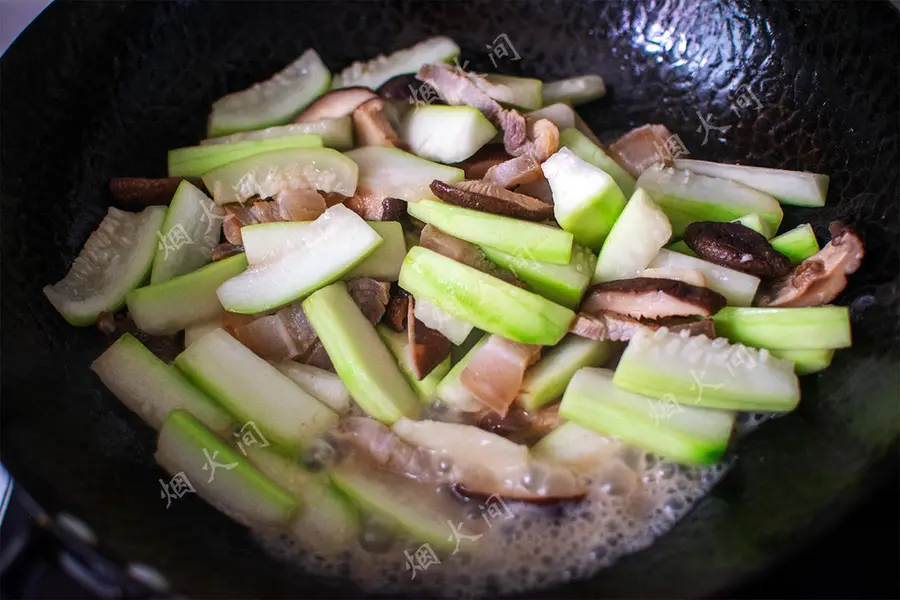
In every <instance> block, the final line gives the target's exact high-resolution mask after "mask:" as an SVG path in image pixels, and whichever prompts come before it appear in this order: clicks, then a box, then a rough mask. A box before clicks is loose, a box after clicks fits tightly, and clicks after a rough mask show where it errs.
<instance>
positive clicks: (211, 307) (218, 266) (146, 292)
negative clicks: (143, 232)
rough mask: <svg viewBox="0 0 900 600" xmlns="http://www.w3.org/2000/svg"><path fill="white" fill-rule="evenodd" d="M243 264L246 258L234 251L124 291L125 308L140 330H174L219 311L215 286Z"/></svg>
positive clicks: (164, 332)
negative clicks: (181, 271)
mask: <svg viewBox="0 0 900 600" xmlns="http://www.w3.org/2000/svg"><path fill="white" fill-rule="evenodd" d="M246 268H247V259H246V258H245V257H244V255H243V254H237V255H235V256H230V257H228V258H225V259H222V260H220V261H217V262H214V263H210V264H208V265H206V266H205V267H203V268H201V269H198V270H196V271H192V272H190V273H187V274H186V275H181V276H180V277H175V278H174V279H169V280H168V281H164V282H162V283H157V284H154V285H148V286H146V287H142V288H138V289H136V290H133V291H131V292H129V293H128V312H129V313H130V314H131V318H132V319H134V323H135V325H137V327H138V329H140V330H141V331H143V332H146V333H150V334H153V335H171V334H174V333H178V332H179V331H181V330H182V329H184V328H186V327H188V326H190V325H195V324H198V323H203V322H206V321H209V320H211V319H214V318H216V317H217V316H218V315H219V314H221V312H222V305H221V304H220V303H219V298H218V296H216V290H217V289H218V288H219V286H220V285H222V284H223V283H225V282H226V281H228V280H229V279H231V278H232V277H235V276H236V275H238V274H240V273H243V272H244V269H246Z"/></svg>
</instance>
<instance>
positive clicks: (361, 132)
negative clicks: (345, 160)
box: [353, 97, 404, 148]
mask: <svg viewBox="0 0 900 600" xmlns="http://www.w3.org/2000/svg"><path fill="white" fill-rule="evenodd" d="M353 127H354V129H355V130H356V141H357V144H358V145H360V146H388V147H392V148H402V147H403V146H404V144H403V143H402V142H401V141H400V137H399V136H398V135H397V132H396V131H394V128H393V126H392V125H391V123H390V121H389V120H388V118H387V115H385V113H384V100H382V99H381V98H377V97H376V98H372V99H371V100H366V101H365V102H363V103H362V104H360V105H359V106H357V107H356V110H354V111H353Z"/></svg>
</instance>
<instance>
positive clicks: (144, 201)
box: [109, 177, 206, 208]
mask: <svg viewBox="0 0 900 600" xmlns="http://www.w3.org/2000/svg"><path fill="white" fill-rule="evenodd" d="M184 179H187V180H188V181H190V182H191V183H192V184H194V185H195V186H197V187H198V188H200V189H201V190H205V189H206V188H205V187H203V180H202V179H200V178H199V177H160V178H158V179H151V178H147V177H113V178H112V179H111V180H110V181H109V192H110V193H111V194H112V197H113V198H115V199H116V200H118V201H119V202H121V203H122V204H123V205H125V206H127V207H129V208H139V207H143V206H154V205H162V204H168V203H169V202H170V201H171V200H172V196H174V195H175V190H177V189H178V186H179V185H181V182H182V181H183V180H184Z"/></svg>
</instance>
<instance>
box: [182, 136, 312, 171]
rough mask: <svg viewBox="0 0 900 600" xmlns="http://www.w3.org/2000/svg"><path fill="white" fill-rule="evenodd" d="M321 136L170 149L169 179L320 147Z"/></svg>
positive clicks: (282, 137)
mask: <svg viewBox="0 0 900 600" xmlns="http://www.w3.org/2000/svg"><path fill="white" fill-rule="evenodd" d="M321 147H322V138H321V137H320V136H318V135H310V134H300V135H285V136H279V137H273V138H269V139H262V140H244V141H242V142H232V143H230V144H206V145H200V146H188V147H186V148H176V149H175V150H169V177H194V176H196V177H199V176H201V175H203V174H204V173H208V172H210V171H212V170H213V169H216V168H218V167H221V166H222V165H225V164H228V163H230V162H234V161H236V160H240V159H242V158H247V157H248V156H254V155H256V154H262V153H263V152H272V151H275V150H289V149H292V148H321Z"/></svg>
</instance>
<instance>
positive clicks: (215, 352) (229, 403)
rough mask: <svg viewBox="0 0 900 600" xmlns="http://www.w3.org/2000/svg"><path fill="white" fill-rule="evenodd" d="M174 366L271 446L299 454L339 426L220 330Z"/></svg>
mask: <svg viewBox="0 0 900 600" xmlns="http://www.w3.org/2000/svg"><path fill="white" fill-rule="evenodd" d="M175 366H176V367H178V369H179V370H181V372H182V373H184V374H185V375H187V376H188V378H189V379H190V380H191V381H193V382H194V383H195V384H196V385H197V386H198V387H200V389H202V390H203V391H205V392H206V393H207V394H209V395H210V396H211V397H213V398H215V399H216V400H218V401H219V403H221V404H222V405H223V406H224V407H225V408H227V409H228V411H229V412H231V414H233V415H234V416H235V418H236V419H237V420H238V421H239V422H240V423H242V424H244V425H246V424H247V423H249V422H251V421H252V422H253V423H254V424H255V425H256V427H257V428H258V429H259V430H260V431H261V432H262V434H263V435H264V436H265V437H266V438H267V441H268V442H269V443H271V444H273V445H275V446H279V447H281V448H284V449H285V450H286V451H297V450H299V449H300V448H302V447H305V446H307V445H308V444H309V443H310V442H312V441H313V440H315V439H316V438H318V437H319V436H321V435H322V434H323V433H325V432H326V431H327V430H328V429H330V428H331V427H332V426H333V425H334V424H335V423H336V422H337V418H338V417H337V414H336V413H335V412H334V411H332V410H331V409H330V408H328V407H327V406H325V405H324V404H323V403H321V402H319V401H318V400H316V399H315V398H313V397H312V396H311V395H309V394H307V393H306V392H305V391H303V389H302V388H301V387H300V386H298V385H297V384H295V383H294V382H293V381H291V380H290V379H288V378H287V377H285V376H284V375H282V374H281V373H279V372H278V370H277V369H276V368H275V367H273V366H272V365H270V364H269V363H267V362H266V361H265V360H263V359H262V358H260V357H258V356H257V355H256V354H254V353H253V352H252V351H250V350H249V349H248V348H246V347H245V346H244V345H243V344H241V343H240V342H239V341H237V340H236V339H234V338H233V337H231V336H230V335H228V334H227V333H225V331H224V330H222V329H217V330H215V331H213V332H211V333H208V334H206V335H205V336H203V337H202V338H200V339H199V340H197V341H196V342H194V343H193V344H191V346H190V348H188V349H187V350H185V351H184V352H182V353H181V354H179V355H178V356H177V357H176V358H175Z"/></svg>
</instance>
